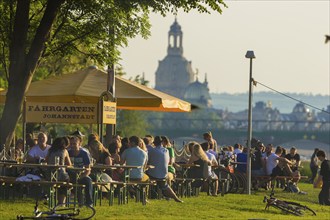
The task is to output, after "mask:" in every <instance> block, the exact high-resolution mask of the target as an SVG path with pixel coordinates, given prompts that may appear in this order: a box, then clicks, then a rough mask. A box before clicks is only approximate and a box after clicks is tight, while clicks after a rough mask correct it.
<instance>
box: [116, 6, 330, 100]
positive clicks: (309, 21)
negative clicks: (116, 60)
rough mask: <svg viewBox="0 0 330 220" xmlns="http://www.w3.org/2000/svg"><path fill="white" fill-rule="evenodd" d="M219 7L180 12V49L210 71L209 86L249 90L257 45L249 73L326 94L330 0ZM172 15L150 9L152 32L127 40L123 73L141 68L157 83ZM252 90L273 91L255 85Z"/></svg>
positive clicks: (294, 89)
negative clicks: (204, 11) (218, 10)
mask: <svg viewBox="0 0 330 220" xmlns="http://www.w3.org/2000/svg"><path fill="white" fill-rule="evenodd" d="M225 3H226V4H227V5H228V8H223V13H222V14H221V15H220V14H217V13H215V12H212V13H211V14H199V13H197V12H195V11H193V12H190V13H188V14H186V13H182V12H179V13H178V15H177V21H178V23H179V24H180V25H181V28H182V31H183V51H184V52H183V55H184V57H185V58H186V59H187V60H188V61H192V68H193V70H196V69H198V70H199V80H200V81H201V80H204V75H205V73H207V78H208V82H209V88H210V93H229V94H235V93H245V92H247V91H248V86H249V85H248V77H249V60H248V59H246V58H245V53H246V51H247V50H254V52H255V55H256V59H254V60H253V78H254V79H255V80H257V81H259V82H261V83H263V84H265V85H267V86H269V87H271V88H273V89H275V90H278V91H280V92H283V93H298V94H299V93H303V94H313V95H317V94H321V95H329V94H330V85H329V84H330V74H329V72H330V56H329V54H330V42H328V43H327V44H325V35H329V34H330V1H317V0H316V1H225ZM174 18H175V16H174V15H170V14H169V15H167V16H166V17H162V16H161V15H158V14H154V13H152V14H151V15H150V21H151V24H152V28H151V36H150V37H149V39H147V40H145V39H142V38H141V37H137V38H134V39H132V40H130V41H129V45H128V47H127V48H123V49H121V52H122V61H120V64H121V65H122V66H123V68H124V71H125V72H127V77H134V76H136V75H142V73H144V74H145V78H146V79H147V80H149V81H150V86H151V87H154V86H155V72H156V69H157V67H158V61H159V60H162V59H164V58H165V56H166V54H167V45H168V41H167V40H168V31H169V28H170V26H171V25H172V24H173V22H174ZM253 90H254V92H258V91H270V90H269V89H267V88H265V87H263V86H261V85H257V87H254V89H253Z"/></svg>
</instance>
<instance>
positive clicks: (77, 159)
mask: <svg viewBox="0 0 330 220" xmlns="http://www.w3.org/2000/svg"><path fill="white" fill-rule="evenodd" d="M70 143H71V149H70V150H69V156H70V159H71V162H72V164H73V166H74V167H79V168H83V167H84V168H86V170H85V171H84V172H83V173H82V174H80V178H79V179H78V183H79V184H83V185H85V199H86V201H85V204H86V205H88V206H92V205H93V185H92V179H91V178H90V177H89V175H90V172H91V170H90V156H89V154H88V152H87V151H86V150H84V149H83V148H82V147H81V142H80V138H79V137H77V136H73V137H71V138H70ZM68 172H69V174H70V180H71V182H72V183H76V182H77V179H76V178H77V175H76V173H73V172H72V171H70V170H68ZM78 201H79V203H82V202H83V201H82V192H81V191H78Z"/></svg>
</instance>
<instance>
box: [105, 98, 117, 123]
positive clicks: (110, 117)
mask: <svg viewBox="0 0 330 220" xmlns="http://www.w3.org/2000/svg"><path fill="white" fill-rule="evenodd" d="M116 106H117V105H116V102H108V101H103V114H102V115H103V124H113V125H115V124H116V112H117V110H116Z"/></svg>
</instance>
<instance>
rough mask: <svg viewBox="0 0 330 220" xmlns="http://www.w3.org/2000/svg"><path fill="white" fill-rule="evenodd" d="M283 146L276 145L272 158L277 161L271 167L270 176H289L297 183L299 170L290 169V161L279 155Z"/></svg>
mask: <svg viewBox="0 0 330 220" xmlns="http://www.w3.org/2000/svg"><path fill="white" fill-rule="evenodd" d="M282 152H283V148H282V147H280V146H278V147H277V148H276V150H275V156H274V157H273V158H272V160H276V161H277V165H276V166H275V167H274V168H273V170H272V173H271V175H270V176H271V177H272V178H275V177H276V176H291V177H292V181H293V182H294V183H298V181H299V179H300V173H299V171H294V172H293V171H292V170H291V168H290V166H291V165H292V163H291V161H289V160H288V159H286V158H285V157H281V155H282Z"/></svg>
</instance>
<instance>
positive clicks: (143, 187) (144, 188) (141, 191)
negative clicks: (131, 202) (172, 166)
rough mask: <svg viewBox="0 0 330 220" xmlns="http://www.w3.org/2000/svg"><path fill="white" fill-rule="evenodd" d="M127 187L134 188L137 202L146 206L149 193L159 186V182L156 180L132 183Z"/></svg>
mask: <svg viewBox="0 0 330 220" xmlns="http://www.w3.org/2000/svg"><path fill="white" fill-rule="evenodd" d="M126 185H127V186H128V187H133V189H134V190H135V202H141V203H142V205H146V204H147V197H148V196H147V195H148V191H149V189H150V188H151V187H152V186H157V182H156V181H154V180H150V181H148V182H140V181H132V182H129V183H126ZM149 195H150V191H149Z"/></svg>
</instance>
